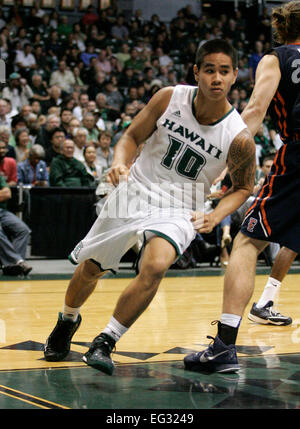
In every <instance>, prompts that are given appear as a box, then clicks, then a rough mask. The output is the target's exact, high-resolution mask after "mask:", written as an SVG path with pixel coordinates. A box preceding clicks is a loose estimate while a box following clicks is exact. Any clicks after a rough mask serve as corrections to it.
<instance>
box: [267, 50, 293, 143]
mask: <svg viewBox="0 0 300 429" xmlns="http://www.w3.org/2000/svg"><path fill="white" fill-rule="evenodd" d="M273 53H274V54H275V55H277V57H278V59H279V63H280V71H281V79H280V82H279V85H278V88H277V91H276V93H275V95H274V97H273V100H272V102H271V104H270V108H269V113H270V115H271V117H272V119H273V121H274V124H276V125H277V128H278V131H279V133H280V137H281V140H282V141H283V142H284V143H287V142H289V141H295V140H299V139H300V44H297V45H296V44H294V45H282V46H279V47H277V48H274V50H273Z"/></svg>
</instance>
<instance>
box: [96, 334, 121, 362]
mask: <svg viewBox="0 0 300 429" xmlns="http://www.w3.org/2000/svg"><path fill="white" fill-rule="evenodd" d="M103 346H104V347H103ZM98 347H101V349H102V351H103V354H104V356H106V357H109V355H110V354H111V353H114V352H115V351H116V346H115V345H114V346H112V345H111V344H110V343H109V342H108V341H107V340H106V339H105V338H103V337H100V336H99V337H97V338H96V340H95V341H94V344H93V350H95V349H96V348H98Z"/></svg>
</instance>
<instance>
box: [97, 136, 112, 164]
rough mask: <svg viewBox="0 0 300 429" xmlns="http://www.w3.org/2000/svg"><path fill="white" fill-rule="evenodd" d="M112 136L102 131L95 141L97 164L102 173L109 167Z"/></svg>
mask: <svg viewBox="0 0 300 429" xmlns="http://www.w3.org/2000/svg"><path fill="white" fill-rule="evenodd" d="M111 142H112V134H111V133H110V132H109V131H102V133H101V134H100V136H99V139H98V141H97V144H96V147H97V150H96V152H97V164H98V165H99V166H100V167H101V168H102V172H104V171H105V170H107V169H108V168H110V167H111V164H112V160H113V155H114V150H113V148H112V147H111Z"/></svg>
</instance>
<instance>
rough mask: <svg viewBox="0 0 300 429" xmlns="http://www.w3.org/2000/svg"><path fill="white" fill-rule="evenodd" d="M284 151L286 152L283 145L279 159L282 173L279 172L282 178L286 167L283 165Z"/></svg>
mask: <svg viewBox="0 0 300 429" xmlns="http://www.w3.org/2000/svg"><path fill="white" fill-rule="evenodd" d="M285 151H286V145H284V146H283V149H282V154H281V157H280V162H281V165H282V172H281V176H283V175H284V173H285V170H286V166H285V164H284V155H285Z"/></svg>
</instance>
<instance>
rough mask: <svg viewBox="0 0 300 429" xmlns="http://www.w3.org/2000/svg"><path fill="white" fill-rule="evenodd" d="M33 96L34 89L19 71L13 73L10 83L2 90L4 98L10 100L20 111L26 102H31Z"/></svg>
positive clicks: (10, 76) (14, 108) (15, 108)
mask: <svg viewBox="0 0 300 429" xmlns="http://www.w3.org/2000/svg"><path fill="white" fill-rule="evenodd" d="M32 96H33V92H32V89H31V88H30V86H29V85H28V84H27V81H26V79H23V78H21V75H20V74H19V73H11V74H10V75H9V80H8V85H7V86H6V87H5V88H4V89H3V91H2V98H6V99H8V100H9V101H10V103H11V107H12V109H13V110H17V111H18V112H19V111H20V110H21V108H22V106H24V104H28V103H29V100H31V99H32Z"/></svg>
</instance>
